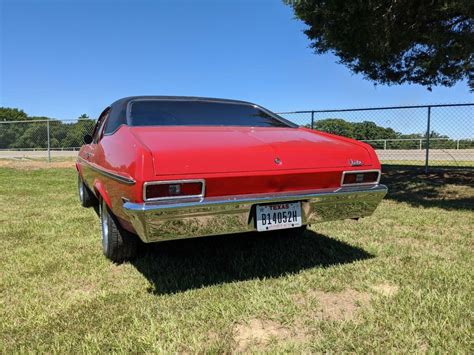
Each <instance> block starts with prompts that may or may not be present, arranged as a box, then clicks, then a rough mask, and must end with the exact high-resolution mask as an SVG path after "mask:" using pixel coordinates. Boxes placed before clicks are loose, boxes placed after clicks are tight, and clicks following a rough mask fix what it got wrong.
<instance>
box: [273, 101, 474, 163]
mask: <svg viewBox="0 0 474 355" xmlns="http://www.w3.org/2000/svg"><path fill="white" fill-rule="evenodd" d="M279 114H280V115H281V116H282V117H284V118H286V119H288V120H290V121H292V122H295V123H297V124H299V125H301V126H305V127H308V128H312V129H316V130H321V131H325V132H329V133H334V134H338V135H342V136H346V137H350V138H354V139H357V140H360V141H363V142H366V143H368V144H370V145H371V146H372V147H373V148H374V149H375V150H376V152H377V155H378V156H379V159H380V160H381V161H382V163H385V164H411V165H424V166H425V169H426V170H428V167H429V166H474V104H451V105H425V106H397V107H378V108H358V109H339V110H309V111H293V112H282V113H279Z"/></svg>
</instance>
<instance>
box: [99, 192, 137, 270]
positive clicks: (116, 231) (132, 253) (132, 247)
mask: <svg viewBox="0 0 474 355" xmlns="http://www.w3.org/2000/svg"><path fill="white" fill-rule="evenodd" d="M100 224H101V230H102V251H103V252H104V255H105V256H106V257H107V258H108V259H110V260H112V261H113V262H116V263H121V262H124V261H127V260H132V259H133V258H135V257H136V256H137V250H138V240H137V237H136V236H135V235H133V234H132V233H130V232H128V231H126V230H124V229H123V228H122V227H120V226H119V224H118V223H117V222H116V220H115V217H114V215H113V214H112V212H111V211H110V209H109V207H108V206H107V204H106V203H105V201H103V200H102V202H101V204H100Z"/></svg>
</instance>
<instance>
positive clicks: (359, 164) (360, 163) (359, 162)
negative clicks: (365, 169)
mask: <svg viewBox="0 0 474 355" xmlns="http://www.w3.org/2000/svg"><path fill="white" fill-rule="evenodd" d="M349 164H351V166H361V165H362V161H360V160H352V159H349Z"/></svg>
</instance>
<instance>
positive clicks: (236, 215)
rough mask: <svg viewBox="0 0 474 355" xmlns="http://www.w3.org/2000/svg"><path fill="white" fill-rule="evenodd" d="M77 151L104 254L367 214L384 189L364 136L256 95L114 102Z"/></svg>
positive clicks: (84, 198)
mask: <svg viewBox="0 0 474 355" xmlns="http://www.w3.org/2000/svg"><path fill="white" fill-rule="evenodd" d="M84 141H85V143H86V144H85V145H83V146H82V148H81V150H80V152H79V157H78V160H77V163H76V168H77V171H78V189H79V196H80V201H81V203H82V205H83V206H85V207H89V206H98V207H99V208H98V211H99V215H100V220H101V224H102V247H103V251H104V254H105V255H106V256H107V257H108V258H110V259H111V260H113V261H117V262H120V261H123V260H126V259H130V258H133V257H134V256H135V254H136V250H137V242H138V240H137V236H138V237H139V238H140V239H141V240H142V241H143V242H146V243H148V242H157V241H163V240H170V239H178V238H189V237H199V236H207V235H216V234H227V233H237V232H248V231H259V232H266V231H273V230H280V229H287V230H288V232H291V233H292V234H298V233H301V232H302V231H304V229H305V228H306V225H307V224H310V223H315V222H323V221H328V220H335V219H345V218H359V217H364V216H368V215H370V214H372V212H373V211H374V210H375V208H376V207H377V205H378V204H379V203H380V201H381V200H382V199H383V197H384V196H385V194H386V192H387V188H386V187H385V186H384V185H381V184H379V180H380V163H379V161H378V159H377V156H376V154H375V152H374V150H373V149H372V148H371V147H370V146H369V145H367V144H365V143H361V142H358V141H355V140H352V139H348V138H344V137H339V136H335V135H331V134H327V133H323V132H318V131H314V130H310V129H307V128H302V127H298V126H297V125H295V124H294V123H292V122H289V121H287V120H286V119H284V118H282V117H280V116H278V115H277V114H275V113H272V112H270V111H269V110H267V109H265V108H263V107H260V106H258V105H255V104H252V103H249V102H243V101H236V100H223V99H211V98H197V97H166V96H139V97H128V98H124V99H121V100H118V101H116V102H114V103H113V104H112V105H110V106H109V107H107V108H106V109H105V110H104V112H102V114H101V115H100V117H99V119H98V121H97V124H96V126H95V129H94V132H93V134H92V136H90V135H86V136H85V137H84Z"/></svg>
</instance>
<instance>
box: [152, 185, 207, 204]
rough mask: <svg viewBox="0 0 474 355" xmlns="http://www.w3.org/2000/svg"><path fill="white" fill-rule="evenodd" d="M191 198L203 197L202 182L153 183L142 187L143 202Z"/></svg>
mask: <svg viewBox="0 0 474 355" xmlns="http://www.w3.org/2000/svg"><path fill="white" fill-rule="evenodd" d="M193 197H204V180H176V181H153V182H146V183H145V184H144V186H143V200H144V201H156V200H170V199H180V198H193Z"/></svg>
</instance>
